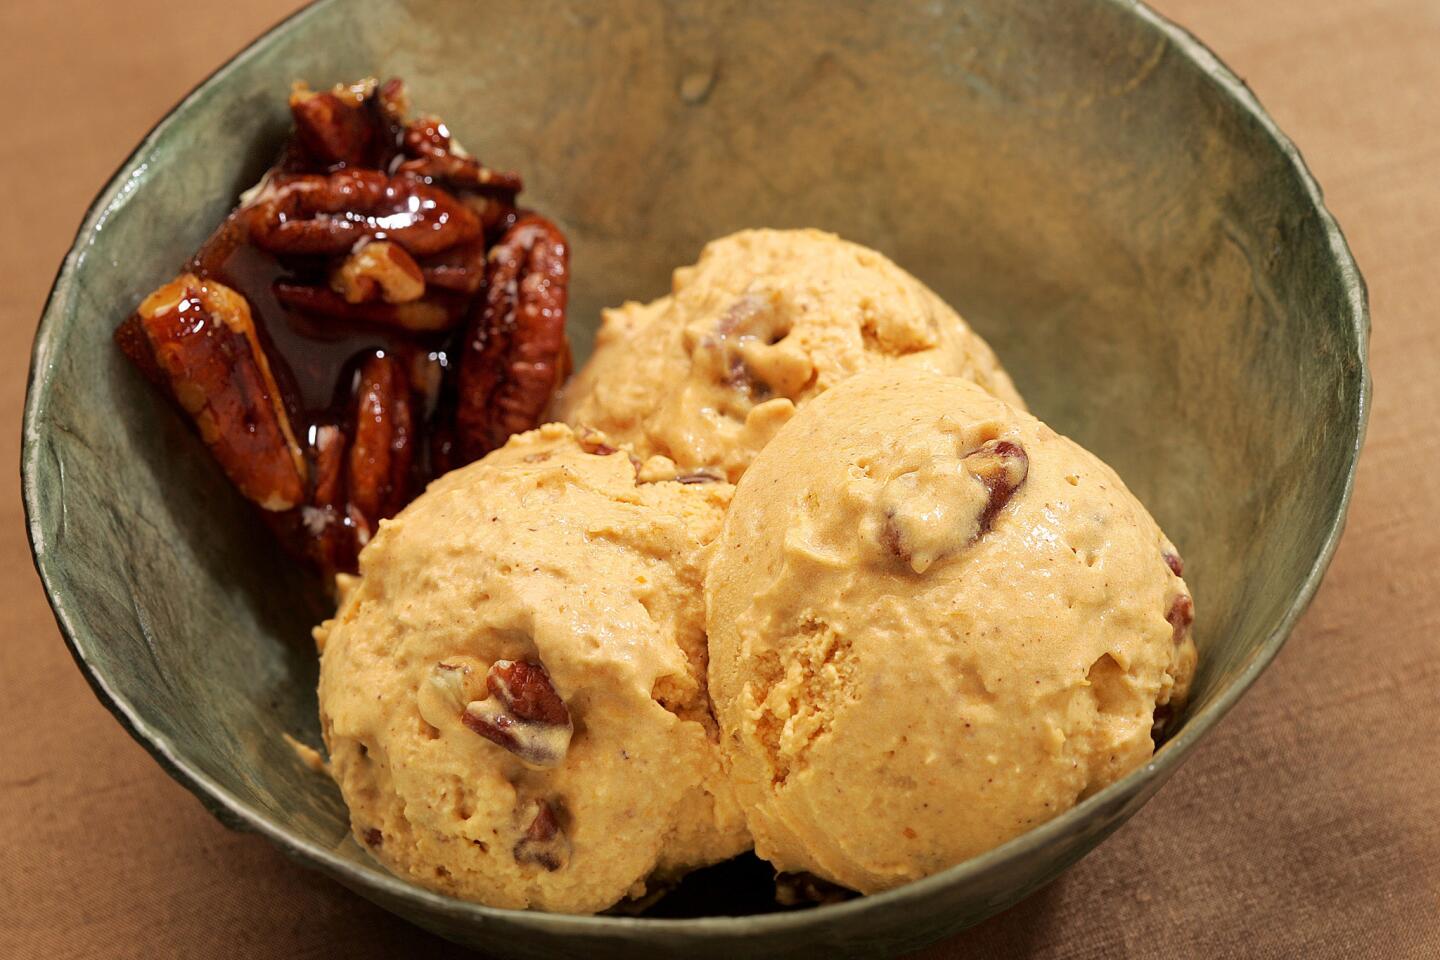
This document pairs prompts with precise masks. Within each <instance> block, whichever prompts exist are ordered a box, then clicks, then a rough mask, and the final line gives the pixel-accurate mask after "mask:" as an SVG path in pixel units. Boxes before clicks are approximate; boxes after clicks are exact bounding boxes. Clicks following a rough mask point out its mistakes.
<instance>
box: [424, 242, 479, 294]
mask: <svg viewBox="0 0 1440 960" xmlns="http://www.w3.org/2000/svg"><path fill="white" fill-rule="evenodd" d="M485 251H486V246H485V241H484V239H483V238H482V239H479V240H471V241H470V242H469V243H462V244H458V245H456V246H454V247H451V248H450V249H449V250H446V251H445V252H444V253H440V254H436V255H435V256H433V257H430V258H429V259H428V260H426V261H425V262H424V263H423V264H421V265H420V272H421V276H422V277H423V278H424V281H425V283H427V284H429V285H430V286H432V287H441V288H444V289H446V290H454V291H455V292H457V293H465V294H473V293H476V292H478V291H479V290H480V288H481V287H482V286H484V285H485V264H486V258H485Z"/></svg>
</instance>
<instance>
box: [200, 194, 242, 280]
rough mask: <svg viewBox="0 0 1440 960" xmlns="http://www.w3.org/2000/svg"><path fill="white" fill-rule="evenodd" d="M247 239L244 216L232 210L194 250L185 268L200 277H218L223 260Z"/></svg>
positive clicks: (227, 258)
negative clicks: (197, 248)
mask: <svg viewBox="0 0 1440 960" xmlns="http://www.w3.org/2000/svg"><path fill="white" fill-rule="evenodd" d="M248 239H249V232H248V227H247V226H246V222H245V218H244V217H242V216H241V215H240V211H238V210H233V211H231V212H230V215H229V216H227V217H226V218H225V219H224V220H223V221H221V223H220V226H218V227H216V228H215V232H214V233H212V234H210V236H209V237H208V238H206V240H205V242H204V243H203V244H201V245H200V249H199V250H197V251H195V256H193V257H191V258H190V262H189V264H187V265H186V269H187V270H188V271H189V272H190V273H193V274H195V275H196V276H198V277H200V278H202V279H210V278H213V277H218V276H219V275H220V271H221V269H222V268H223V267H224V265H225V261H227V260H229V259H230V256H231V254H233V253H234V252H235V251H236V250H237V249H239V248H240V246H241V245H242V244H244V243H245V242H246V241H247V240H248Z"/></svg>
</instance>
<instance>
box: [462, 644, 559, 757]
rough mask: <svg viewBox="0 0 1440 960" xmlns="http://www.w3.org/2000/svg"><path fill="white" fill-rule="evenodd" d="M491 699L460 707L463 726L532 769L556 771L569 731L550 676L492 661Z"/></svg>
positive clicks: (527, 665)
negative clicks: (554, 769) (543, 768)
mask: <svg viewBox="0 0 1440 960" xmlns="http://www.w3.org/2000/svg"><path fill="white" fill-rule="evenodd" d="M485 686H486V688H487V689H488V690H489V692H490V696H489V697H487V698H486V699H484V700H475V701H472V702H470V703H468V704H466V705H465V710H464V712H463V713H462V714H461V717H460V719H461V721H462V722H463V723H464V724H465V726H467V727H469V728H470V729H471V730H473V731H475V732H476V733H478V734H479V735H480V736H482V737H484V738H485V739H486V740H489V741H490V742H491V743H494V744H497V745H498V746H501V747H504V748H505V749H506V750H509V751H510V752H511V753H513V754H515V756H517V757H519V758H520V760H521V761H523V762H524V763H526V764H528V765H530V766H533V767H555V766H559V765H560V763H561V762H563V761H564V759H565V754H566V753H567V752H568V751H569V749H570V737H571V735H572V734H573V733H574V729H575V728H574V725H573V724H572V722H571V720H570V710H569V708H568V707H566V706H565V701H564V700H562V699H561V698H560V695H559V694H558V693H556V692H555V688H554V687H553V686H552V685H551V683H550V675H549V674H548V673H546V672H545V668H544V667H542V666H541V665H540V664H538V663H531V662H529V661H527V660H496V661H495V663H494V664H492V665H491V667H490V672H489V673H488V674H486V677H485Z"/></svg>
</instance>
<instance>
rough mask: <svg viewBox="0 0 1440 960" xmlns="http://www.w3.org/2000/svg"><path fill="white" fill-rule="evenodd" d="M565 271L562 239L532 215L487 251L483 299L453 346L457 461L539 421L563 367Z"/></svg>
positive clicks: (565, 353)
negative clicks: (457, 353)
mask: <svg viewBox="0 0 1440 960" xmlns="http://www.w3.org/2000/svg"><path fill="white" fill-rule="evenodd" d="M569 274H570V260H569V248H568V247H567V245H566V242H565V237H564V236H563V235H562V234H561V233H560V230H559V229H558V228H557V227H556V226H555V225H554V224H553V223H551V222H550V221H548V220H546V219H545V218H543V217H540V216H537V215H535V214H527V215H526V216H524V217H522V218H521V219H520V220H519V221H518V222H517V223H516V224H515V226H514V227H512V228H510V230H509V231H508V232H507V233H506V234H505V236H504V237H503V238H502V239H501V240H500V242H499V243H498V244H496V245H495V248H494V249H492V250H491V251H490V255H489V266H488V268H487V271H486V289H485V300H484V303H483V305H482V307H481V309H480V310H479V311H478V313H477V315H476V318H475V321H474V322H473V323H472V325H471V327H470V330H469V331H468V332H467V335H466V338H465V342H464V343H463V344H462V346H461V357H460V372H459V396H458V401H457V405H456V411H455V427H456V438H455V439H456V443H457V445H458V447H459V450H458V452H459V454H460V457H461V460H462V462H468V461H470V460H475V459H478V458H479V457H482V456H484V455H485V454H486V453H489V452H490V451H491V450H493V449H495V448H496V447H499V446H500V445H501V444H503V443H504V442H505V440H506V439H507V438H508V437H509V436H510V435H511V434H513V433H519V432H522V431H524V430H529V429H531V428H532V427H534V426H535V425H536V424H538V423H539V422H540V419H541V417H542V416H543V414H544V412H545V408H546V407H547V406H549V403H550V395H551V394H552V393H553V392H554V390H555V388H556V387H557V386H559V384H560V382H561V381H562V380H563V379H564V378H565V374H566V373H567V372H568V369H569V364H570V348H569V344H568V343H567V342H566V340H565V304H566V295H567V287H568V284H569Z"/></svg>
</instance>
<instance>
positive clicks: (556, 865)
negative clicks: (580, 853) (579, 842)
mask: <svg viewBox="0 0 1440 960" xmlns="http://www.w3.org/2000/svg"><path fill="white" fill-rule="evenodd" d="M527 817H528V818H529V823H528V824H527V825H526V827H525V832H524V833H523V834H521V836H520V839H519V840H517V841H516V842H515V847H514V849H513V851H512V852H513V853H514V856H515V862H516V863H519V864H532V863H533V864H535V865H537V866H540V867H543V868H545V869H546V870H550V871H554V870H559V869H560V868H561V867H563V866H565V864H566V862H568V861H569V859H570V841H569V840H568V839H567V838H566V836H565V831H564V830H562V829H561V827H560V819H559V816H558V813H557V811H556V808H555V805H554V804H552V803H551V802H550V801H548V800H533V801H531V802H530V803H529V804H527V805H526V807H525V809H524V810H523V811H522V812H521V816H520V819H521V820H522V821H524V820H525V819H526V818H527Z"/></svg>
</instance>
